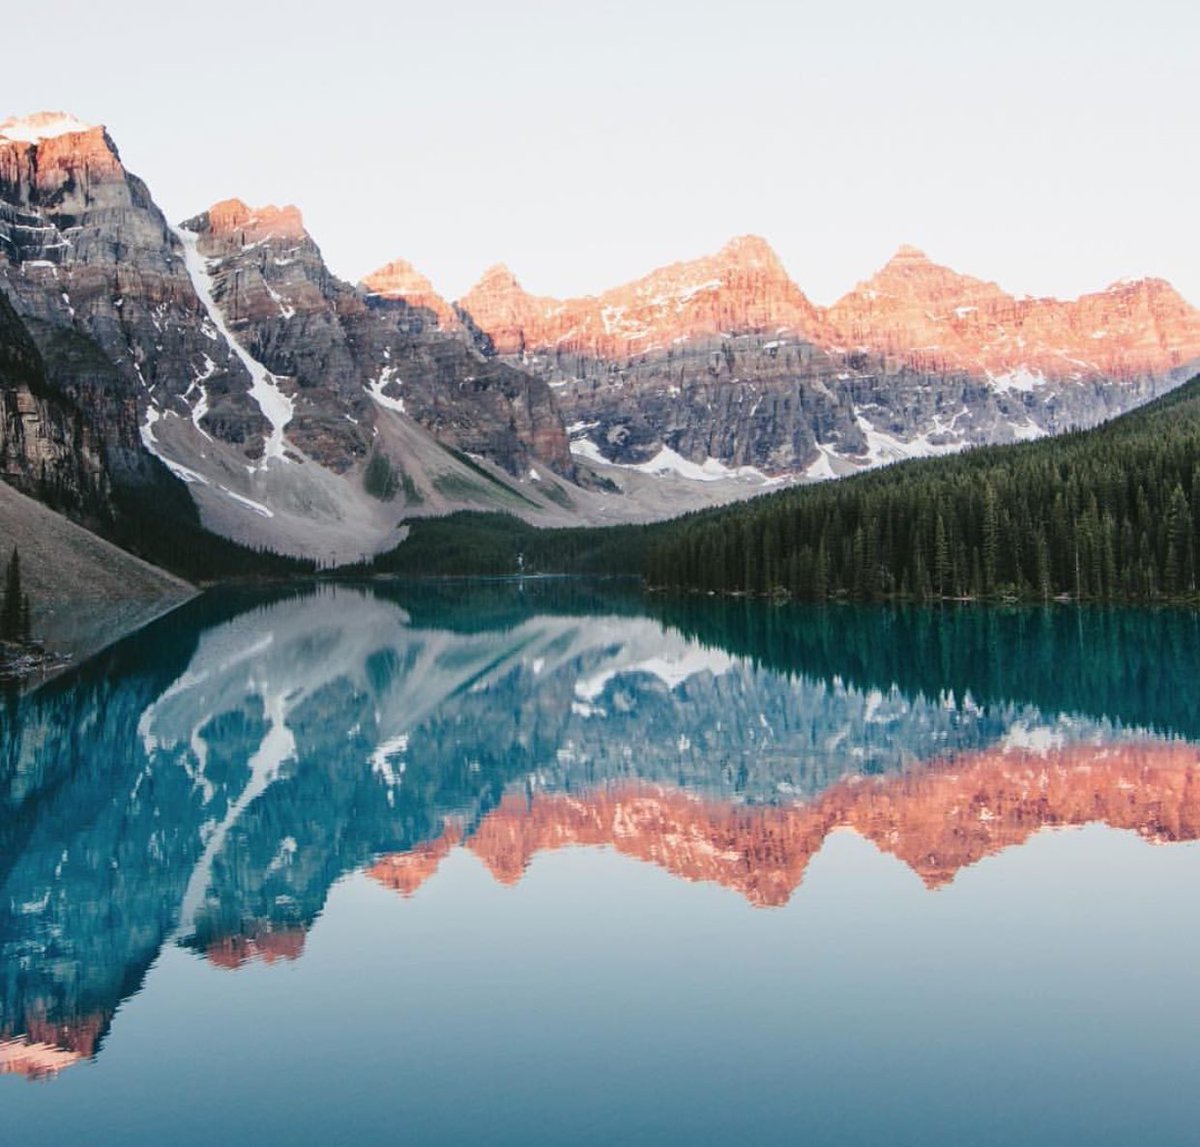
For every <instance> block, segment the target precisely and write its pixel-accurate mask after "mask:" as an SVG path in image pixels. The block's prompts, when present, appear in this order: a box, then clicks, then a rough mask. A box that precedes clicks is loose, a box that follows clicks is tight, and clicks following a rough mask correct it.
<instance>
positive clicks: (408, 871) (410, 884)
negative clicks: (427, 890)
mask: <svg viewBox="0 0 1200 1147" xmlns="http://www.w3.org/2000/svg"><path fill="white" fill-rule="evenodd" d="M461 839H462V837H461V835H460V833H459V830H458V829H457V828H456V827H454V826H449V827H447V829H446V831H445V832H444V833H442V835H441V836H439V837H438V838H437V839H436V840H431V841H427V842H426V843H425V844H420V845H418V846H417V847H416V848H414V849H413V850H412V851H411V852H395V853H392V854H391V855H390V856H384V857H381V858H380V860H379V861H378V862H377V863H376V864H374V865H373V866H372V867H371V868H369V869H367V875H368V876H370V877H372V878H373V879H375V880H378V881H379V883H380V884H382V885H383V886H384V887H385V888H391V889H393V890H394V891H396V892H399V893H400V895H401V896H404V897H409V896H412V895H413V893H414V892H416V891H417V889H418V888H420V887H421V885H422V884H424V883H425V881H427V880H428V879H429V878H430V877H431V876H433V874H434V873H435V872H437V870H438V868H439V867H440V866H441V863H442V861H443V860H445V859H446V857H447V856H449V855H450V850H451V849H452V848H454V846H455V845H456V844H458V843H459V842H460V841H461Z"/></svg>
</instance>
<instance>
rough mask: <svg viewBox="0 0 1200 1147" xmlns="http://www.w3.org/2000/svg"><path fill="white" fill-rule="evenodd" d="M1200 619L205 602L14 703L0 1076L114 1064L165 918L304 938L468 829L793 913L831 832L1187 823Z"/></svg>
mask: <svg viewBox="0 0 1200 1147" xmlns="http://www.w3.org/2000/svg"><path fill="white" fill-rule="evenodd" d="M648 608H649V609H652V610H655V611H657V616H650V615H648V614H647V613H646V610H647V609H648ZM1196 638H1197V632H1196V622H1195V619H1194V618H1193V617H1192V616H1191V615H1188V614H1182V613H1172V612H1159V613H1149V612H1147V613H1138V612H1133V611H1094V612H1087V611H1078V612H1077V611H1071V610H1057V611H1047V612H1039V611H1014V612H1011V613H1002V612H988V611H982V610H974V611H972V610H964V611H933V610H908V611H883V610H869V609H861V610H859V609H852V608H844V609H801V608H795V609H793V608H779V607H770V606H766V605H759V604H753V603H745V602H740V603H718V604H713V603H705V602H683V603H678V602H676V603H671V602H665V603H654V602H651V603H649V605H647V604H646V603H644V602H642V601H640V600H637V599H632V598H627V597H623V596H621V595H620V594H618V593H600V592H599V591H597V590H595V589H588V588H586V587H579V586H572V585H565V584H538V583H532V584H530V585H528V586H526V587H523V588H522V587H518V586H493V587H490V588H487V589H475V590H469V589H459V590H450V589H445V588H442V589H413V588H405V589H397V588H380V587H374V588H370V589H365V588H353V587H337V588H332V587H325V588H321V589H317V590H314V591H311V592H307V593H303V594H295V595H283V596H277V597H276V598H275V599H273V600H271V599H255V598H252V597H247V596H245V595H240V596H239V595H236V594H224V595H217V596H212V597H209V598H206V599H202V600H201V601H199V602H197V603H194V604H193V605H191V606H189V607H186V608H185V609H183V610H181V611H179V612H178V613H176V614H174V615H172V616H170V617H168V618H165V619H163V620H162V621H160V622H158V623H156V624H155V625H154V626H151V627H150V628H148V629H147V630H145V631H143V632H142V633H140V634H138V635H136V636H134V637H133V638H130V639H129V640H127V641H125V642H123V643H121V644H120V645H118V646H116V647H114V648H113V649H111V650H109V651H108V652H107V653H105V654H104V655H102V656H101V657H99V658H97V659H96V660H94V661H92V662H90V663H88V664H87V665H84V666H82V667H80V668H79V669H78V670H77V671H75V672H74V673H72V674H70V675H68V676H65V677H63V678H61V679H59V680H56V681H54V682H51V683H50V684H48V685H46V686H44V687H43V688H41V689H40V690H38V691H36V692H34V693H32V694H29V695H27V696H24V697H21V698H19V699H16V698H9V700H8V704H7V708H6V709H5V710H4V711H3V714H2V715H0V801H2V802H3V821H2V823H0V880H2V881H3V895H2V896H0V968H2V975H3V979H2V980H0V1072H9V1073H17V1074H22V1075H26V1076H30V1077H35V1078H36V1077H45V1076H49V1075H54V1074H56V1073H57V1072H59V1071H60V1070H61V1069H62V1068H63V1067H65V1066H68V1065H70V1064H71V1063H73V1062H77V1061H79V1060H82V1059H87V1058H89V1057H92V1056H94V1055H95V1054H96V1053H97V1051H98V1050H99V1049H100V1047H101V1045H102V1042H103V1040H104V1038H105V1035H106V1034H107V1032H108V1030H109V1028H110V1026H111V1024H112V1021H113V1017H114V1015H115V1014H116V1011H117V1009H118V1007H119V1005H120V1004H121V1002H122V1001H123V1000H125V999H127V998H129V997H130V996H131V995H132V994H134V993H136V992H137V991H138V990H139V988H140V985H141V983H142V981H143V979H144V977H145V975H146V973H147V970H148V969H149V968H150V966H151V965H152V963H153V962H154V961H155V959H156V957H157V956H158V955H159V953H160V951H161V950H162V949H163V946H164V945H167V944H178V945H181V946H183V947H185V948H188V949H192V950H195V951H196V952H198V953H202V954H203V955H204V956H205V957H206V958H207V959H208V960H210V961H212V962H213V963H214V964H217V965H219V966H221V967H225V968H237V967H239V966H241V965H242V964H244V963H246V962H248V961H251V960H256V959H261V960H264V961H275V960H295V959H297V958H299V957H300V956H301V954H302V950H303V947H304V943H305V937H306V934H307V932H308V930H309V929H310V928H311V926H312V924H313V922H314V921H315V920H316V919H317V917H318V915H319V914H320V913H321V910H322V908H323V906H324V904H325V900H326V897H327V895H328V893H329V890H330V888H331V886H332V885H333V884H334V882H335V881H337V880H338V879H339V878H340V877H342V876H343V875H345V874H346V873H348V872H352V871H354V870H356V869H361V868H365V869H366V870H367V871H368V872H369V874H370V875H371V876H372V877H373V878H374V879H375V880H377V881H379V882H380V883H382V884H383V885H385V886H386V887H388V888H392V889H395V890H396V891H397V892H399V893H401V894H403V895H404V896H411V895H413V894H414V893H415V892H416V891H417V890H418V889H420V888H421V886H422V885H423V884H424V882H425V881H427V880H428V879H429V878H430V876H432V875H433V873H434V872H435V871H436V870H437V868H438V866H439V864H440V863H442V861H443V860H444V859H445V857H446V856H447V855H448V854H449V853H450V852H451V851H452V850H454V849H466V850H469V851H470V852H471V853H473V854H475V855H476V856H477V857H478V858H479V859H480V860H481V861H482V862H483V863H484V864H485V865H486V867H487V868H488V869H489V870H490V871H491V873H492V874H493V875H494V876H495V877H496V879H497V880H500V881H502V882H505V883H514V882H516V881H518V880H520V878H521V876H522V874H523V873H524V872H525V870H526V868H527V867H528V866H529V864H530V862H531V861H532V859H533V858H534V857H535V856H536V855H537V854H539V853H541V852H545V851H547V850H554V849H561V848H566V847H572V846H603V847H607V848H610V849H612V850H614V851H616V852H619V853H622V854H624V855H627V856H629V857H633V858H636V859H637V860H641V861H645V862H649V863H651V864H655V865H658V866H660V867H661V868H663V869H665V870H666V871H668V872H670V873H671V874H673V875H675V876H677V877H680V878H682V879H684V880H688V881H706V882H713V883H716V884H719V885H722V886H724V887H726V888H729V889H731V890H733V891H735V892H736V893H738V894H739V895H741V896H743V897H745V898H746V899H747V900H748V901H749V902H750V903H751V904H753V905H756V906H761V907H774V906H780V905H784V904H786V903H787V902H788V900H789V898H790V897H791V896H792V894H793V892H794V891H795V889H796V888H797V887H798V886H799V885H800V883H801V881H802V880H803V878H804V873H805V869H806V867H807V866H808V864H809V862H810V860H811V859H812V858H813V856H814V855H816V853H817V852H818V851H819V850H820V849H821V847H822V845H823V843H824V842H825V840H826V838H827V837H828V836H829V834H830V833H833V832H836V831H853V832H855V833H857V834H859V835H860V836H862V837H864V838H866V839H867V840H869V841H871V842H872V843H873V844H874V845H875V846H876V847H877V848H878V849H880V850H881V851H883V852H885V853H890V854H893V855H894V856H896V857H898V858H899V859H900V860H902V861H903V862H904V863H905V864H907V865H908V866H909V867H910V868H911V869H912V870H913V871H914V872H915V873H916V874H917V875H918V876H919V877H920V879H921V880H922V881H924V883H925V884H926V885H927V886H928V887H929V888H931V889H935V888H938V887H940V886H942V885H944V884H946V883H948V882H950V881H952V880H953V879H954V876H955V874H956V873H957V872H958V871H959V870H960V869H962V868H963V867H964V866H966V865H970V864H973V863H975V862H977V861H979V860H980V859H982V858H984V857H986V856H989V855H991V854H993V853H995V852H997V851H999V850H1001V849H1004V848H1007V847H1011V846H1015V845H1019V844H1021V843H1023V842H1024V841H1026V840H1028V839H1029V838H1030V837H1031V836H1032V835H1033V834H1034V833H1036V832H1038V831H1039V830H1040V829H1043V828H1045V827H1047V826H1077V825H1085V824H1088V823H1093V822H1099V823H1103V824H1106V825H1108V826H1111V827H1112V828H1115V829H1124V830H1129V831H1132V832H1136V833H1138V834H1139V835H1141V836H1142V837H1144V838H1145V839H1147V840H1148V841H1152V842H1156V843H1158V842H1170V841H1182V840H1194V839H1196V838H1197V836H1200V789H1198V787H1197V785H1198V775H1200V755H1198V751H1197V748H1196V746H1195V745H1194V744H1193V743H1192V742H1193V741H1194V740H1195V739H1197V737H1198V736H1200V711H1198V707H1200V702H1198V701H1197V696H1198V691H1197V689H1196V687H1195V686H1196V665H1195V664H1194V660H1195V655H1194V651H1195V650H1196V648H1197V643H1196ZM1161 681H1170V682H1171V683H1172V687H1171V688H1170V689H1169V690H1164V689H1162V688H1160V686H1159V682H1161Z"/></svg>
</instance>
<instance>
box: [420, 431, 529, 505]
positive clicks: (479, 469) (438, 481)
mask: <svg viewBox="0 0 1200 1147" xmlns="http://www.w3.org/2000/svg"><path fill="white" fill-rule="evenodd" d="M443 449H445V451H446V453H447V454H449V455H450V456H451V457H452V458H454V459H456V460H457V461H459V462H461V463H462V464H463V465H464V466H466V467H467V469H468V470H474V471H475V473H476V474H478V475H479V476H480V477H481V478H483V479H485V480H486V481H488V482H490V483H491V484H492V485H493V486H495V487H496V488H497V489H499V490H503V491H504V493H505V494H507V495H508V496H509V497H510V498H516V499H517V500H518V501H519V502H523V503H524V504H525V505H526V506H532V507H533V508H534V509H537V503H536V502H533V501H530V499H528V498H527V497H525V495H524V494H522V493H521V491H520V490H517V489H514V488H513V487H512V486H510V485H509V484H508V483H507V482H502V481H501V480H500V479H499V478H497V477H496V475H495V474H493V473H492V472H491V471H490V470H487V469H486V468H485V467H483V466H481V465H480V464H479V463H478V462H476V461H475V459H474V458H472V457H471V456H470V455H469V454H464V453H463V452H462V451H461V450H453V449H451V448H450V447H449V446H446V447H443ZM450 481H454V482H459V483H461V485H462V488H463V489H464V490H465V491H468V492H474V491H476V490H478V487H472V486H471V483H470V482H469V481H468V480H466V479H463V478H458V477H457V475H451V474H445V475H442V477H441V478H435V479H434V485H435V486H437V487H438V489H439V490H442V492H443V493H446V494H448V495H449V494H451V493H452V491H451V490H449V489H443V483H444V482H450Z"/></svg>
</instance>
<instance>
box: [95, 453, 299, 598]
mask: <svg viewBox="0 0 1200 1147" xmlns="http://www.w3.org/2000/svg"><path fill="white" fill-rule="evenodd" d="M153 464H154V465H155V466H157V467H158V468H159V469H160V471H161V480H160V481H159V482H158V483H156V484H155V485H153V486H149V487H142V486H128V485H126V486H121V485H117V486H114V489H113V495H112V502H113V513H112V514H111V516H110V517H109V518H108V520H106V521H105V522H103V523H101V524H100V525H99V528H97V531H96V532H97V533H99V534H101V535H102V536H104V537H106V538H109V539H110V540H111V541H113V542H115V543H116V544H117V545H119V546H120V547H121V548H122V549H124V550H128V551H129V552H130V553H131V554H136V555H137V556H138V557H140V558H144V559H145V560H146V561H148V562H151V563H152V564H154V565H157V566H161V567H162V568H163V569H165V570H169V571H170V572H171V573H173V574H177V575H178V576H179V577H182V578H186V579H187V580H188V581H193V582H208V581H218V580H221V579H224V578H254V577H268V578H276V577H283V578H286V577H294V576H306V575H311V574H314V573H316V571H317V563H316V562H315V561H313V560H311V559H307V558H293V557H288V556H286V555H283V554H277V553H275V552H273V551H271V550H266V549H262V548H257V549H255V548H251V547H250V546H244V545H242V544H241V543H240V542H235V541H232V540H231V539H229V538H225V537H222V536H221V535H220V534H214V533H212V532H211V531H210V530H207V529H205V527H204V526H203V525H202V524H201V522H200V512H199V510H197V509H196V504H195V502H193V501H192V498H191V495H190V494H189V493H188V492H187V487H186V486H185V485H184V484H183V483H182V482H180V481H179V480H178V479H177V478H175V477H174V476H173V475H171V474H170V472H169V471H168V470H167V469H166V467H165V466H162V464H161V463H159V462H158V460H157V459H155V460H154V463H153Z"/></svg>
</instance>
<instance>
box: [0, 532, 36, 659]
mask: <svg viewBox="0 0 1200 1147" xmlns="http://www.w3.org/2000/svg"><path fill="white" fill-rule="evenodd" d="M28 633H29V599H28V598H27V597H26V596H25V594H24V593H22V592H21V555H20V554H19V553H18V552H17V548H16V546H13V552H12V555H11V556H10V557H9V559H8V565H7V566H6V567H5V570H4V601H3V602H2V603H0V640H3V641H26V640H28Z"/></svg>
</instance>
